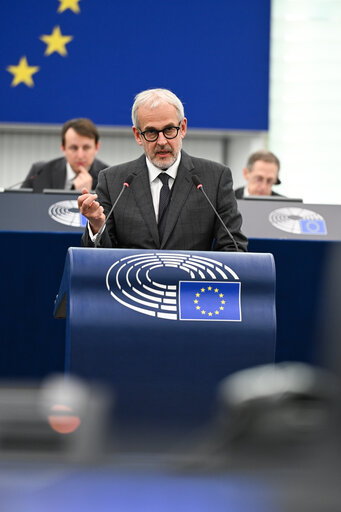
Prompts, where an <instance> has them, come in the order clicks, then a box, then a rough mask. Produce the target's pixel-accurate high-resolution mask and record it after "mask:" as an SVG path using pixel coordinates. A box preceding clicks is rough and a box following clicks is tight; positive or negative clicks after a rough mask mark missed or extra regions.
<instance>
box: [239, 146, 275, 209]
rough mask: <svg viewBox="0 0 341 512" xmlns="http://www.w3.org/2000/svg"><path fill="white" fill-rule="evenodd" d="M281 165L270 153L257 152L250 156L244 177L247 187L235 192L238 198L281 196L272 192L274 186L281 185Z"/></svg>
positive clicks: (244, 170)
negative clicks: (279, 175)
mask: <svg viewBox="0 0 341 512" xmlns="http://www.w3.org/2000/svg"><path fill="white" fill-rule="evenodd" d="M279 167H280V163H279V160H278V158H277V156H275V155H274V154H273V153H271V152H270V151H256V153H252V155H250V157H249V159H248V161H247V164H246V167H244V169H243V176H244V178H245V179H246V182H247V184H246V186H245V187H240V188H237V189H236V190H235V194H236V198H237V199H243V198H245V197H248V196H280V197H283V196H281V194H277V192H274V191H273V190H272V187H273V186H274V185H279V184H280V183H281V182H280V179H279V177H278V173H279Z"/></svg>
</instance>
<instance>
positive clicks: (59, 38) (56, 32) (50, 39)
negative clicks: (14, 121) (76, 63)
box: [39, 26, 73, 57]
mask: <svg viewBox="0 0 341 512" xmlns="http://www.w3.org/2000/svg"><path fill="white" fill-rule="evenodd" d="M39 39H41V40H42V41H44V43H46V45H47V46H46V50H45V53H44V55H51V53H54V52H57V53H59V54H60V55H61V56H62V57H65V55H67V51H66V48H65V45H66V44H67V43H69V42H70V41H72V39H73V36H63V34H62V33H61V31H60V27H59V26H57V27H54V29H53V31H52V34H50V35H47V34H44V35H42V36H40V38H39Z"/></svg>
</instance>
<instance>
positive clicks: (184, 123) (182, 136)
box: [180, 117, 187, 139]
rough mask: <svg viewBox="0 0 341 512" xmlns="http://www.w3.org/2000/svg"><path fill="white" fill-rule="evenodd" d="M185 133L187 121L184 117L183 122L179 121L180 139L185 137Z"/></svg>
mask: <svg viewBox="0 0 341 512" xmlns="http://www.w3.org/2000/svg"><path fill="white" fill-rule="evenodd" d="M186 132H187V119H186V118H185V117H184V118H183V120H182V121H181V127H180V134H181V138H182V139H183V138H184V137H185V135H186Z"/></svg>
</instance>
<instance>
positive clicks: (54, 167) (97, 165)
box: [21, 157, 108, 192]
mask: <svg viewBox="0 0 341 512" xmlns="http://www.w3.org/2000/svg"><path fill="white" fill-rule="evenodd" d="M106 167H108V165H107V164H105V163H103V162H101V161H100V160H97V159H95V160H94V162H93V164H92V166H91V168H90V170H89V173H90V174H91V176H92V179H93V183H92V188H93V189H95V188H96V186H97V180H98V173H99V171H101V170H102V169H105V168H106ZM65 180H66V159H65V158H64V157H61V158H56V159H54V160H50V161H49V162H36V163H34V164H33V165H32V167H31V169H30V171H29V173H28V175H27V176H26V178H25V181H24V182H23V184H22V185H21V188H33V192H42V191H43V189H44V188H50V189H64V187H65Z"/></svg>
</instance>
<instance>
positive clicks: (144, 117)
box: [137, 102, 179, 131]
mask: <svg viewBox="0 0 341 512" xmlns="http://www.w3.org/2000/svg"><path fill="white" fill-rule="evenodd" d="M137 116H138V120H139V125H140V128H141V130H142V131H143V130H145V128H146V127H148V128H151V127H152V128H157V129H159V128H163V127H164V126H167V125H168V124H172V125H178V124H179V117H178V112H177V110H176V108H175V107H174V105H170V104H169V103H165V102H162V103H160V104H159V105H158V106H157V107H153V108H151V107H150V106H148V105H141V106H140V107H139V108H138V110H137Z"/></svg>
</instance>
